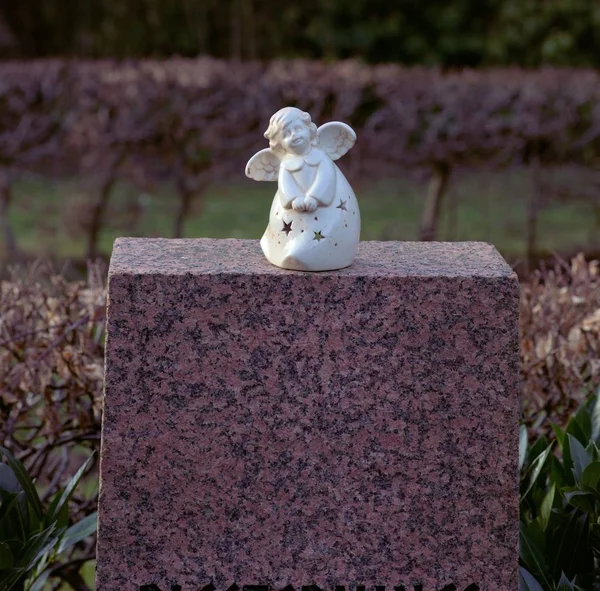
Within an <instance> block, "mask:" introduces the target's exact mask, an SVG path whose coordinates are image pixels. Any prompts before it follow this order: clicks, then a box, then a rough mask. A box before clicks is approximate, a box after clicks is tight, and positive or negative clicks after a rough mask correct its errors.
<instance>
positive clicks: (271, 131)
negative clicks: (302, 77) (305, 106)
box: [265, 107, 317, 152]
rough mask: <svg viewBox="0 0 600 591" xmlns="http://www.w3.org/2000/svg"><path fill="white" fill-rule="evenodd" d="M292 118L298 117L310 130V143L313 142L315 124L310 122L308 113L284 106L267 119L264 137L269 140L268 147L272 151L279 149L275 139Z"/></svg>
mask: <svg viewBox="0 0 600 591" xmlns="http://www.w3.org/2000/svg"><path fill="white" fill-rule="evenodd" d="M294 119H300V121H302V123H304V125H306V127H308V129H309V130H310V140H311V144H312V143H314V140H315V138H316V137H317V126H316V125H315V124H314V123H313V122H312V120H311V118H310V115H309V114H308V113H306V112H305V111H301V110H300V109H297V108H296V107H284V108H283V109H279V111H277V113H275V115H273V116H272V117H271V120H270V121H269V128H268V129H267V131H265V137H266V138H267V139H268V140H269V147H270V148H271V150H273V151H275V152H276V151H278V150H281V149H282V148H281V146H280V144H279V142H278V141H277V136H278V135H279V132H280V131H281V130H282V129H283V128H284V127H285V126H286V125H287V124H288V123H290V122H291V121H293V120H294Z"/></svg>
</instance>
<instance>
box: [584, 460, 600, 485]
mask: <svg viewBox="0 0 600 591" xmlns="http://www.w3.org/2000/svg"><path fill="white" fill-rule="evenodd" d="M581 486H585V487H587V488H590V489H591V490H594V491H596V492H600V462H592V463H591V464H589V466H587V468H586V469H585V470H584V471H583V473H582V474H581Z"/></svg>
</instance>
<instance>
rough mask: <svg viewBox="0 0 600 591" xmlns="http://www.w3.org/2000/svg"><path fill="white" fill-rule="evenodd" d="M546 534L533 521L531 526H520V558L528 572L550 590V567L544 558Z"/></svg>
mask: <svg viewBox="0 0 600 591" xmlns="http://www.w3.org/2000/svg"><path fill="white" fill-rule="evenodd" d="M544 554H545V544H544V532H543V531H542V530H541V529H540V527H539V525H538V524H537V523H536V522H535V521H533V522H532V523H530V524H529V525H526V524H524V523H523V522H521V523H520V524H519V557H520V559H521V562H523V564H524V565H525V567H526V568H527V570H528V571H529V572H530V573H532V574H533V575H534V576H535V577H536V578H539V579H540V580H541V581H542V583H543V584H545V585H546V586H547V587H548V588H550V583H549V581H548V566H547V564H546V560H545V557H544Z"/></svg>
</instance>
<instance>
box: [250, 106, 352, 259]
mask: <svg viewBox="0 0 600 591" xmlns="http://www.w3.org/2000/svg"><path fill="white" fill-rule="evenodd" d="M265 137H266V138H267V139H268V140H269V145H270V147H269V148H266V149H264V150H261V151H260V152H258V153H257V154H255V155H254V156H253V157H252V158H250V161H249V162H248V164H247V165H246V175H247V176H249V177H250V178H251V179H254V180H255V181H277V182H278V188H277V193H275V199H274V200H273V205H272V206H271V212H270V214H269V225H268V226H267V229H266V231H265V233H264V235H263V237H262V239H261V241H260V245H261V247H262V250H263V252H264V254H265V256H266V257H267V260H268V261H269V262H270V263H272V264H273V265H276V266H278V267H282V268H284V269H296V270H300V271H329V270H333V269H342V268H344V267H348V266H349V265H351V264H352V260H353V259H354V255H355V253H356V247H357V245H358V240H359V235H360V212H359V211H358V203H357V201H356V197H355V195H354V191H353V190H352V187H350V184H349V183H348V181H347V180H346V177H344V175H343V174H342V172H341V170H340V169H339V168H338V167H337V166H336V165H335V164H334V160H337V159H338V158H340V157H342V156H343V155H344V154H345V153H346V152H348V150H350V148H352V146H353V145H354V142H355V141H356V134H355V133H354V131H353V130H352V128H350V127H349V126H348V125H346V124H345V123H340V122H338V121H334V122H331V123H325V125H322V126H321V127H319V128H318V129H317V126H316V125H315V124H314V123H312V121H311V118H310V115H309V114H308V113H305V112H303V111H301V110H300V109H296V108H294V107H286V108H285V109H281V110H280V111H277V113H275V115H273V117H271V121H270V123H269V128H268V129H267V131H266V132H265Z"/></svg>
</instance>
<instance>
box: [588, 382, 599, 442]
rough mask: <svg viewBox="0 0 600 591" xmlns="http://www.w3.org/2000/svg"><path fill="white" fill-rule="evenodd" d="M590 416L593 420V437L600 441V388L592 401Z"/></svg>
mask: <svg viewBox="0 0 600 591" xmlns="http://www.w3.org/2000/svg"><path fill="white" fill-rule="evenodd" d="M590 418H591V420H592V439H593V440H594V441H596V442H598V443H600V389H599V390H598V392H597V393H596V395H595V396H593V397H592V399H591V401H590Z"/></svg>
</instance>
